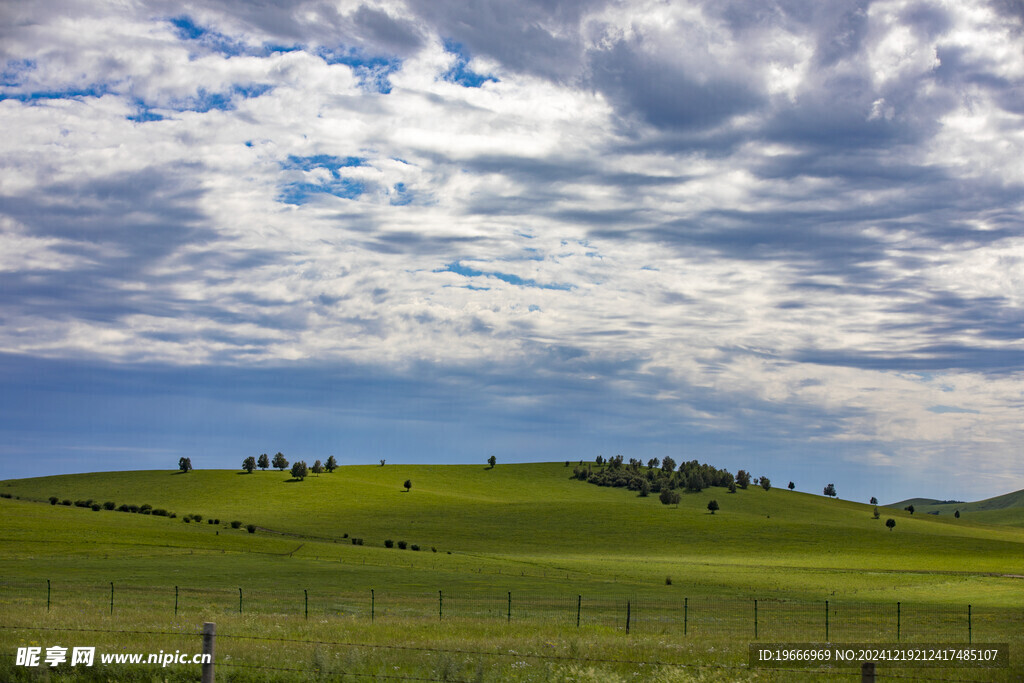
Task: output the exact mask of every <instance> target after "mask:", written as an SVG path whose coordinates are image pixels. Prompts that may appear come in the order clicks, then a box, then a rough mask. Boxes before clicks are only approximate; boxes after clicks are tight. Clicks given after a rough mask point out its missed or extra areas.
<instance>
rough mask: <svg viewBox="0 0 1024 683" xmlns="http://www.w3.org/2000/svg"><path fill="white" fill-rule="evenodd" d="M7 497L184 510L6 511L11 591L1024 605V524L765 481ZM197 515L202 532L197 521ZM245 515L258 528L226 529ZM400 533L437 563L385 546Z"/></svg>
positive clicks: (105, 482)
mask: <svg viewBox="0 0 1024 683" xmlns="http://www.w3.org/2000/svg"><path fill="white" fill-rule="evenodd" d="M407 479H410V480H411V481H412V483H413V486H412V490H411V491H408V492H406V491H405V489H404V488H403V482H404V481H405V480H407ZM0 492H2V493H5V494H11V495H13V496H19V497H20V498H21V499H23V500H24V499H26V498H30V499H36V500H45V499H47V498H48V497H49V496H58V497H59V498H61V499H64V498H69V499H72V500H79V499H93V500H95V501H97V502H104V501H108V500H110V501H114V502H116V503H118V504H121V503H133V504H137V505H140V504H143V503H148V504H150V505H152V506H154V507H156V508H166V509H167V510H172V511H174V512H175V513H176V514H177V515H178V518H177V519H169V518H163V517H154V516H148V515H137V514H136V515H133V514H126V513H121V512H112V511H106V510H101V511H99V512H93V511H91V510H88V509H84V508H78V507H64V506H60V505H58V506H50V505H38V504H28V503H26V502H23V501H15V500H13V499H11V500H8V499H2V503H3V505H4V506H5V507H4V508H3V510H4V517H5V520H6V521H5V524H4V527H5V529H4V539H3V546H4V549H5V552H4V554H3V559H2V560H0V568H2V569H3V571H4V574H5V575H6V576H8V577H10V578H11V579H14V578H26V579H28V578H32V577H40V576H42V574H40V571H41V567H45V568H46V569H47V571H48V572H49V573H50V574H54V573H55V572H58V571H60V572H67V573H69V574H72V575H74V576H76V578H81V579H82V580H85V579H86V578H89V577H92V578H94V579H96V580H98V581H107V580H110V577H111V575H112V574H116V575H118V577H120V576H121V575H125V576H127V577H128V578H129V579H130V580H138V581H145V580H153V579H155V578H157V577H165V576H167V574H168V573H170V574H172V575H173V574H175V573H177V574H183V573H185V574H187V573H188V571H189V569H188V568H187V567H188V564H189V563H190V562H197V560H195V559H193V560H189V559H188V558H190V557H191V558H195V557H196V554H197V553H198V554H200V555H215V556H216V555H220V556H221V557H220V558H219V559H218V558H215V560H216V561H214V562H213V565H212V566H208V568H207V569H206V570H205V572H204V573H205V575H206V576H207V577H208V578H207V579H206V580H207V581H208V582H213V583H215V584H218V585H232V584H237V582H238V581H239V580H241V579H243V578H248V579H249V580H252V578H253V577H255V576H257V575H260V574H265V575H266V576H267V577H268V578H272V577H274V576H278V575H280V574H281V572H284V573H285V574H288V575H295V574H297V575H299V576H309V577H310V578H313V577H315V576H316V575H317V574H318V572H319V571H321V569H320V565H321V564H323V563H329V564H332V565H335V566H336V565H337V564H338V563H341V564H344V565H345V566H346V567H348V568H351V571H353V572H354V573H356V574H359V575H362V576H361V577H360V576H354V577H353V578H352V580H351V585H352V586H364V587H366V588H369V587H372V585H371V584H376V585H378V586H380V585H384V584H383V583H381V582H382V581H385V582H387V584H388V585H391V586H395V587H400V586H409V587H426V586H433V585H438V584H439V583H448V582H453V581H454V582H457V583H459V584H472V585H476V584H481V583H485V582H489V581H492V580H491V579H490V578H488V577H490V576H492V575H497V574H498V572H501V575H502V576H503V578H502V580H501V583H502V584H503V585H504V584H505V583H508V582H511V581H513V580H517V581H518V582H519V584H520V585H522V586H524V587H535V588H542V587H548V586H550V585H552V584H553V583H554V582H562V583H563V584H564V585H565V587H566V588H569V589H571V587H572V586H578V585H588V586H600V587H606V586H610V585H621V586H622V590H626V589H629V590H641V591H644V590H647V591H662V592H663V591H664V590H665V588H666V587H665V577H666V576H672V577H673V579H674V585H675V587H676V591H677V592H678V589H679V588H680V587H686V589H687V590H688V591H697V592H705V593H719V592H729V593H739V594H744V595H757V594H764V593H765V592H766V591H770V592H772V593H774V594H784V595H787V596H792V597H803V598H810V599H816V598H819V597H823V596H826V595H837V594H838V595H854V594H855V595H858V596H859V597H860V598H861V599H871V598H873V597H874V598H879V599H888V598H890V597H891V594H892V592H893V591H894V590H896V591H901V592H902V594H903V595H904V596H905V597H906V598H907V599H915V600H925V601H927V600H936V601H940V602H944V601H948V600H950V599H951V598H956V599H960V600H965V601H972V602H974V603H978V604H981V603H986V602H993V603H999V604H1006V602H1007V601H1011V602H1012V603H1013V604H1015V605H1024V592H1022V591H1021V590H1020V580H1018V579H1014V578H1005V577H1004V576H1001V575H1020V574H1024V530H1021V529H1019V528H1014V527H1011V526H1000V525H993V524H982V523H978V522H976V521H974V520H972V519H970V518H962V519H960V520H955V519H953V517H952V516H951V515H940V516H933V515H924V514H921V513H918V514H916V515H913V516H911V515H910V514H909V513H906V512H903V511H895V510H893V511H888V510H885V509H883V511H885V514H884V515H883V516H882V518H881V519H878V520H875V519H873V518H872V514H871V512H872V508H871V506H867V505H861V504H857V503H851V502H848V501H842V500H832V499H827V498H824V497H821V496H815V495H809V494H804V493H799V492H793V491H788V490H780V489H772V490H770V491H764V490H762V489H761V488H759V487H753V486H752V487H751V488H749V489H747V490H742V489H741V490H739V491H737V492H736V493H735V494H730V493H727V492H726V491H725V490H724V489H706V490H705V491H703V492H701V493H691V494H684V495H683V497H682V502H681V503H680V504H679V506H678V508H676V507H674V506H665V505H662V504H661V503H660V502H659V501H658V499H657V497H656V496H650V497H646V498H642V497H639V496H637V494H636V493H635V492H631V491H627V490H624V489H615V488H603V487H597V486H594V485H591V484H587V483H584V482H580V481H575V480H572V479H570V478H569V470H568V469H567V468H565V467H564V465H563V464H562V463H539V464H525V465H499V466H498V467H496V468H494V469H493V470H491V469H488V468H486V467H484V466H473V465H461V466H423V465H415V466H413V465H410V466H405V465H387V466H384V467H377V466H350V467H342V468H339V469H338V470H336V471H335V472H334V473H331V474H322V475H320V476H310V477H308V478H306V479H305V480H304V481H292V480H291V477H290V475H289V474H288V473H287V472H279V471H276V470H270V471H266V472H263V471H256V472H254V473H252V474H245V473H239V472H230V471H217V470H214V471H193V472H190V473H188V474H180V473H172V472H167V471H143V472H109V473H106V472H105V473H92V474H80V475H63V476H53V477H40V478H33V479H24V480H15V481H5V482H0ZM712 498H714V499H716V500H718V501H719V504H720V505H721V510H720V511H719V512H718V513H717V514H715V515H711V514H709V513H708V511H707V509H706V505H707V502H708V501H709V500H710V499H712ZM15 506H16V507H15ZM186 514H201V515H203V516H204V520H203V521H202V523H198V524H197V523H192V524H184V523H182V518H183V517H184V516H185V515H186ZM889 516H892V517H894V518H895V519H896V520H897V524H896V528H895V529H893V530H892V531H889V530H888V529H886V528H885V526H884V521H885V519H886V518H887V517H889ZM209 518H216V519H219V520H220V522H221V524H220V525H218V526H213V525H209V524H207V520H208V519H209ZM231 520H240V521H243V522H245V523H246V524H248V523H252V524H256V525H257V526H258V527H259V531H258V532H257V533H256V534H248V533H246V532H245V530H244V529H242V530H234V529H230V528H226V524H227V523H228V522H229V521H231ZM346 536H347V537H348V538H346ZM351 537H358V538H362V539H363V540H364V544H365V545H363V546H353V545H351V543H350V541H349V539H350V538H351ZM385 539H392V540H394V541H396V542H397V541H399V540H405V541H407V542H408V543H410V544H418V545H419V546H420V547H421V548H423V549H424V550H425V551H426V552H424V550H421V551H420V552H418V553H414V552H411V551H409V550H406V551H399V550H397V549H385V548H384V547H383V546H384V541H385ZM431 548H436V550H437V552H430V549H431ZM449 551H450V553H451V554H449ZM137 558H147V561H146V562H137V561H136V559H137ZM204 563H206V564H207V565H209V564H210V563H209V562H206V561H205V560H204ZM364 566H365V567H368V568H367V569H365V570H364V569H357V568H361V567H364ZM474 574H476V577H474V576H473V575H474ZM492 583H493V582H492ZM571 590H572V589H571Z"/></svg>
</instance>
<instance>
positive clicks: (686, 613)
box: [683, 598, 690, 636]
mask: <svg viewBox="0 0 1024 683" xmlns="http://www.w3.org/2000/svg"><path fill="white" fill-rule="evenodd" d="M689 621H690V598H683V635H684V636H685V635H686V631H687V627H688V626H689Z"/></svg>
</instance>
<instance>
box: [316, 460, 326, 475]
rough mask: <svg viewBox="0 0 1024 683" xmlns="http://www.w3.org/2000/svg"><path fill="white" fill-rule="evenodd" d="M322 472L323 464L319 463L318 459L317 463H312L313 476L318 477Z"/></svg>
mask: <svg viewBox="0 0 1024 683" xmlns="http://www.w3.org/2000/svg"><path fill="white" fill-rule="evenodd" d="M323 471H324V464H323V463H322V462H320V460H319V459H317V461H316V462H314V463H313V474H315V475H316V476H318V477H319V476H320V473H321V472H323Z"/></svg>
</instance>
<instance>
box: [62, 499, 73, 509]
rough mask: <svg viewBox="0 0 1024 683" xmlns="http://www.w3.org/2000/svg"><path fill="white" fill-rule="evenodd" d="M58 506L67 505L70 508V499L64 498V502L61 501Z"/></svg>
mask: <svg viewBox="0 0 1024 683" xmlns="http://www.w3.org/2000/svg"><path fill="white" fill-rule="evenodd" d="M60 504H61V505H67V506H69V507H70V506H71V499H70V498H65V499H64V500H62V501H61V502H60Z"/></svg>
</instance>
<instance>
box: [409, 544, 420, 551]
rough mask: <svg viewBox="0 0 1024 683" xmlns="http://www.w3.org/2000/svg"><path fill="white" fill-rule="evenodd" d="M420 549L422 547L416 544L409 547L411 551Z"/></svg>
mask: <svg viewBox="0 0 1024 683" xmlns="http://www.w3.org/2000/svg"><path fill="white" fill-rule="evenodd" d="M419 549H420V547H419V546H418V545H416V544H415V543H413V544H412V545H411V546H409V550H419Z"/></svg>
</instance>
